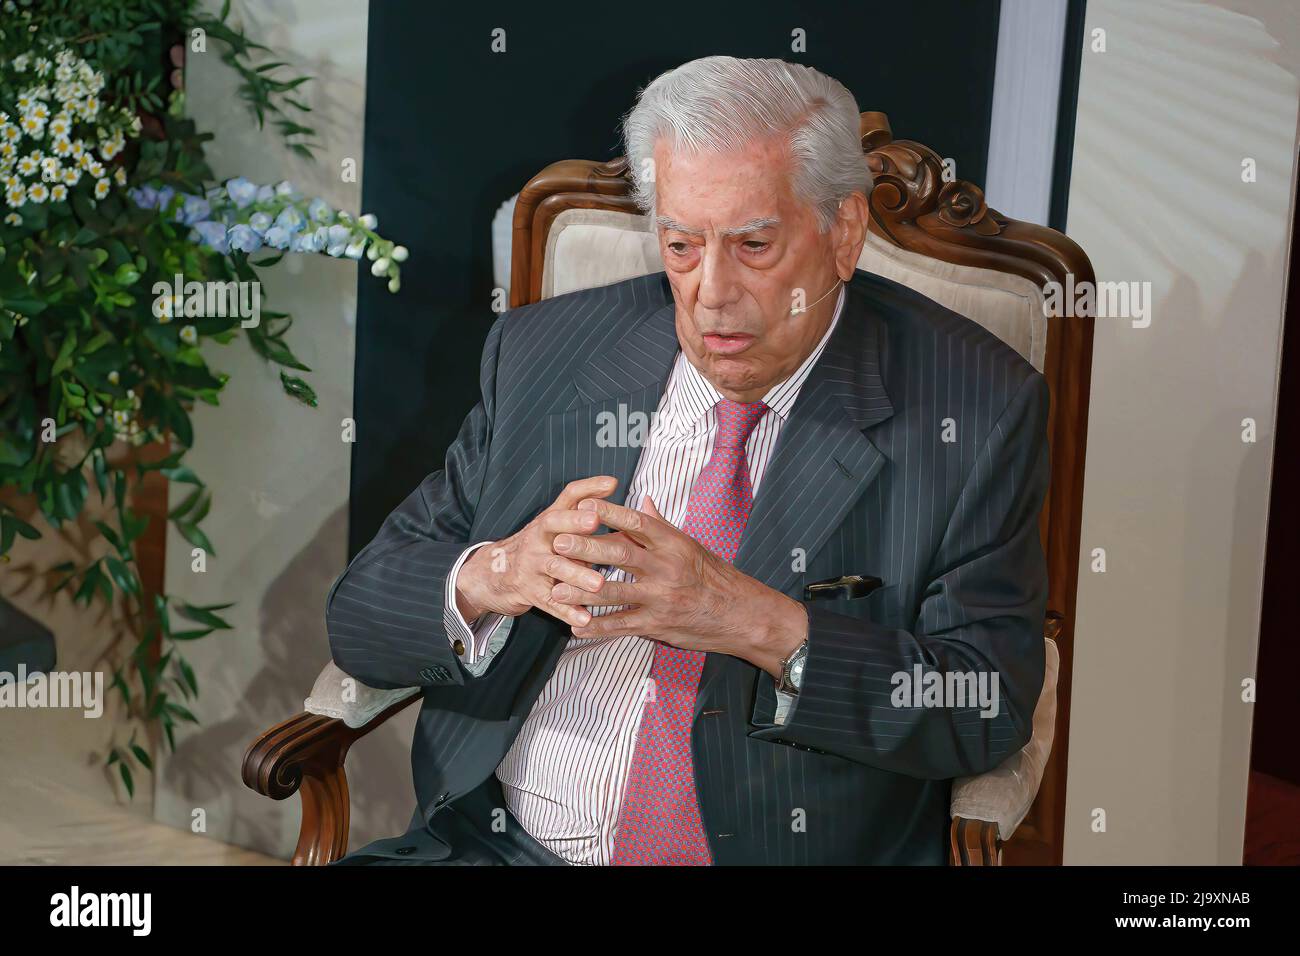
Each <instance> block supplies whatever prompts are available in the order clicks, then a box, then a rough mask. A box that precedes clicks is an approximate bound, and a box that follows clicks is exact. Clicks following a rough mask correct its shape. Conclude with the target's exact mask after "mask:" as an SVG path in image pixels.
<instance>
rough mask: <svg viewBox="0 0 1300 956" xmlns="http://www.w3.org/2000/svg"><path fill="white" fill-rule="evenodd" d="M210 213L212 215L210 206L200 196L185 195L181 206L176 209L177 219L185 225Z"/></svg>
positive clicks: (204, 217)
mask: <svg viewBox="0 0 1300 956" xmlns="http://www.w3.org/2000/svg"><path fill="white" fill-rule="evenodd" d="M210 215H212V206H210V205H209V204H208V201H207V200H206V199H204V198H203V197H202V196H186V197H185V202H184V203H183V204H182V205H181V208H180V209H177V210H176V219H177V221H178V222H182V223H184V224H185V225H187V226H192V225H194V223H196V222H198V221H200V220H202V219H207V218H208V216H210Z"/></svg>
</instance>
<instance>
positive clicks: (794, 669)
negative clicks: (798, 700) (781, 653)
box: [790, 654, 808, 690]
mask: <svg viewBox="0 0 1300 956" xmlns="http://www.w3.org/2000/svg"><path fill="white" fill-rule="evenodd" d="M806 660H808V657H807V655H804V654H800V655H799V656H798V657H796V658H795V659H794V660H792V661H791V662H790V683H791V684H793V685H794V688H795V690H798V689H799V688H801V687H803V665H804V662H805V661H806Z"/></svg>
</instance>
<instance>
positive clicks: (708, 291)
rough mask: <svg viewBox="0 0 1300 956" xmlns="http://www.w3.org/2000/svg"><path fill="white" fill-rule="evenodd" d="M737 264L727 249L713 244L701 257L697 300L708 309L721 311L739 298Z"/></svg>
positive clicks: (708, 246) (709, 245) (707, 246)
mask: <svg viewBox="0 0 1300 956" xmlns="http://www.w3.org/2000/svg"><path fill="white" fill-rule="evenodd" d="M739 292H740V285H739V282H738V281H737V275H736V264H735V263H734V262H733V261H732V259H731V256H730V255H728V254H727V251H726V249H725V248H722V247H720V246H718V245H714V244H713V243H708V244H706V245H705V247H704V252H703V254H702V255H701V256H700V288H699V291H698V292H697V293H696V300H697V301H698V302H699V304H700V305H701V306H702V307H704V308H706V309H721V308H724V307H725V306H728V305H730V304H732V303H733V302H735V301H736V300H737V299H738V298H739Z"/></svg>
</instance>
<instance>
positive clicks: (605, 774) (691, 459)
mask: <svg viewBox="0 0 1300 956" xmlns="http://www.w3.org/2000/svg"><path fill="white" fill-rule="evenodd" d="M844 296H845V290H844V287H843V286H841V287H840V293H839V298H838V300H837V301H836V305H835V312H834V315H833V316H832V318H831V323H830V326H829V328H828V329H827V330H826V334H825V335H824V336H823V337H822V339H821V341H820V342H818V344H817V347H816V348H815V349H814V350H813V351H812V353H811V354H810V355H809V356H808V358H807V359H806V360H805V361H804V362H803V363H802V364H801V365H800V366H799V368H798V369H796V370H795V372H794V374H793V375H791V376H790V377H789V378H787V379H786V380H785V381H783V382H781V383H780V384H778V385H775V386H773V387H772V388H771V389H770V390H769V391H768V392H767V394H766V395H764V396H763V399H762V400H763V402H764V403H766V405H767V406H768V409H769V411H767V412H766V413H765V414H764V415H763V417H762V418H761V419H760V420H759V422H758V425H757V426H756V427H755V428H754V431H753V433H752V434H751V435H750V437H749V441H748V442H747V444H746V446H745V452H746V457H747V459H748V464H749V474H750V482H751V484H752V486H753V493H754V497H755V498H757V496H758V489H759V486H760V485H761V483H762V480H763V474H764V472H765V471H766V470H767V466H768V463H769V462H770V461H771V458H772V453H773V451H774V450H775V448H776V444H777V439H778V438H779V437H780V435H781V429H782V427H783V426H784V425H785V422H786V421H787V419H788V418H789V415H790V412H791V410H792V409H793V408H794V404H795V400H796V399H797V398H798V397H799V390H800V389H801V388H802V387H803V384H804V382H805V381H806V380H807V378H808V375H809V373H811V372H812V369H813V366H814V365H816V363H817V360H818V358H820V357H821V354H822V351H823V350H824V349H825V348H826V343H827V342H828V341H829V340H830V337H831V334H832V333H833V332H834V331H835V327H836V325H837V324H838V323H839V319H840V312H841V311H842V309H843V307H844ZM722 397H723V396H722V395H721V393H719V392H718V390H717V389H716V388H714V387H713V385H712V384H710V383H709V381H708V380H707V379H706V378H705V377H704V376H703V375H702V374H701V373H700V371H699V370H698V369H697V368H695V366H694V365H692V364H691V363H690V362H689V361H688V360H687V359H686V356H685V353H683V352H680V351H679V352H678V353H677V358H676V360H675V361H674V364H673V368H672V372H671V373H670V375H669V378H668V383H667V385H666V387H665V389H664V394H663V398H662V399H661V400H660V403H659V408H658V411H657V412H656V413H655V415H654V416H653V418H652V420H651V423H650V427H649V431H648V437H647V439H646V444H645V447H644V448H643V450H642V452H641V457H640V460H639V461H638V462H637V467H636V472H635V473H634V475H633V478H632V482H631V485H630V486H629V489H628V494H627V498H626V500H625V504H626V505H627V506H628V507H629V508H638V507H640V505H641V503H642V502H643V501H644V499H645V497H646V496H647V495H648V496H649V497H650V498H651V499H652V500H653V501H654V503H655V506H656V507H657V508H658V509H659V513H660V514H661V515H663V517H664V518H665V520H667V521H669V522H671V523H672V524H673V525H674V526H675V527H679V528H680V527H681V524H682V522H683V520H685V517H686V507H687V503H688V501H689V498H690V493H691V487H692V486H693V485H694V483H695V479H696V477H698V475H699V473H700V472H701V471H702V470H703V468H704V465H705V463H707V462H708V460H709V456H710V455H711V454H712V453H713V442H714V438H715V436H716V434H717V417H716V413H715V412H714V406H715V405H716V404H717V403H718V402H719V401H721V400H722ZM488 543H489V542H482V543H480V544H476V545H474V546H472V547H470V548H468V549H467V550H466V551H465V552H464V553H463V554H462V555H461V556H460V559H459V560H458V561H457V562H456V564H455V565H454V566H453V568H452V570H451V573H450V574H448V576H447V584H446V595H445V601H444V624H445V627H446V630H447V637H448V640H450V641H451V642H452V644H453V645H454V644H455V642H456V641H458V640H459V641H462V642H463V643H464V645H465V653H464V654H463V655H462V656H461V660H462V663H463V664H464V666H465V668H466V669H467V670H468V671H469V672H470V673H471V674H473V675H480V674H482V673H484V671H485V670H486V668H487V666H488V664H489V663H490V662H491V660H492V657H493V656H494V655H495V654H496V653H497V651H499V650H500V648H501V647H502V646H503V645H504V643H505V641H506V640H507V639H508V636H509V631H510V625H511V623H512V619H511V618H505V617H502V616H501V615H488V616H486V617H484V618H482V619H480V620H479V621H477V622H475V623H474V625H473V626H471V625H470V624H468V623H467V622H466V621H465V620H464V618H463V617H462V616H461V615H460V613H459V611H458V610H457V608H456V577H457V574H458V573H459V571H460V568H461V566H462V565H463V564H464V562H465V559H466V558H468V557H469V555H470V554H472V553H473V552H474V551H475V550H476V549H477V548H480V547H483V546H485V545H486V544H488ZM604 573H605V577H606V578H607V579H609V580H612V581H622V580H626V579H627V578H628V575H627V574H626V573H625V572H624V571H623V570H622V569H619V568H609V569H604ZM612 610H615V609H614V608H596V609H593V613H595V614H601V613H609V612H610V611H612ZM654 649H655V642H654V641H652V640H647V639H646V638H643V637H637V636H635V635H630V636H626V637H607V638H599V639H586V640H580V639H578V638H572V639H570V641H569V643H568V644H567V646H566V647H565V649H564V652H563V653H562V655H561V657H560V659H559V662H558V664H557V665H556V667H555V671H554V673H552V675H551V677H550V679H549V681H548V682H547V684H546V686H545V687H544V688H543V690H542V693H541V696H540V697H539V698H538V699H537V702H536V703H535V704H534V705H533V708H532V710H531V711H530V712H529V714H528V717H527V718H526V719H525V721H524V723H523V726H522V728H521V729H520V732H519V735H518V737H516V738H515V741H514V744H513V745H512V746H511V748H510V750H509V751H508V752H507V753H506V755H505V758H504V759H503V760H502V761H501V763H500V765H499V766H498V767H497V771H496V774H497V778H498V779H499V780H500V781H501V786H502V790H503V791H504V793H505V797H506V803H507V805H508V806H509V808H510V812H511V813H513V814H514V815H515V817H516V818H517V819H518V820H519V822H520V824H521V825H522V826H523V828H524V829H525V830H526V831H527V832H528V833H529V835H531V836H532V837H533V838H534V839H536V840H537V841H538V842H540V843H541V844H542V845H543V846H545V847H546V848H547V849H549V850H550V851H551V852H553V853H555V854H556V855H557V856H559V857H560V858H561V859H563V860H566V861H568V862H569V863H574V864H585V865H606V864H608V863H609V862H610V860H611V859H612V857H613V852H614V838H615V835H616V834H615V831H616V828H617V824H618V817H619V810H620V809H621V807H622V803H623V792H624V788H625V785H626V782H627V774H628V769H629V768H630V766H631V764H632V754H633V751H634V750H635V749H636V734H637V729H638V728H639V727H640V724H641V710H642V705H643V703H644V694H645V690H646V687H647V680H648V678H649V676H650V666H651V664H652V662H653V660H654ZM779 697H780V698H783V699H782V700H780V705H781V707H780V710H779V711H778V716H777V720H778V722H781V721H782V718H783V717H784V714H785V711H786V710H787V709H788V707H789V706H790V700H789V698H788V697H786V695H784V694H779Z"/></svg>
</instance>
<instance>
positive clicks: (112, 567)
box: [104, 557, 140, 594]
mask: <svg viewBox="0 0 1300 956" xmlns="http://www.w3.org/2000/svg"><path fill="white" fill-rule="evenodd" d="M104 563H105V564H106V565H108V573H109V574H110V575H112V577H113V583H114V584H116V585H117V586H118V588H119V589H120V590H121V591H122V593H124V594H138V593H140V579H139V578H137V577H136V576H135V574H134V573H133V572H132V571H131V569H130V568H128V567H127V566H126V565H125V564H123V563H122V562H121V561H120V560H118V559H117V558H113V557H109V558H105V559H104Z"/></svg>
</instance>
